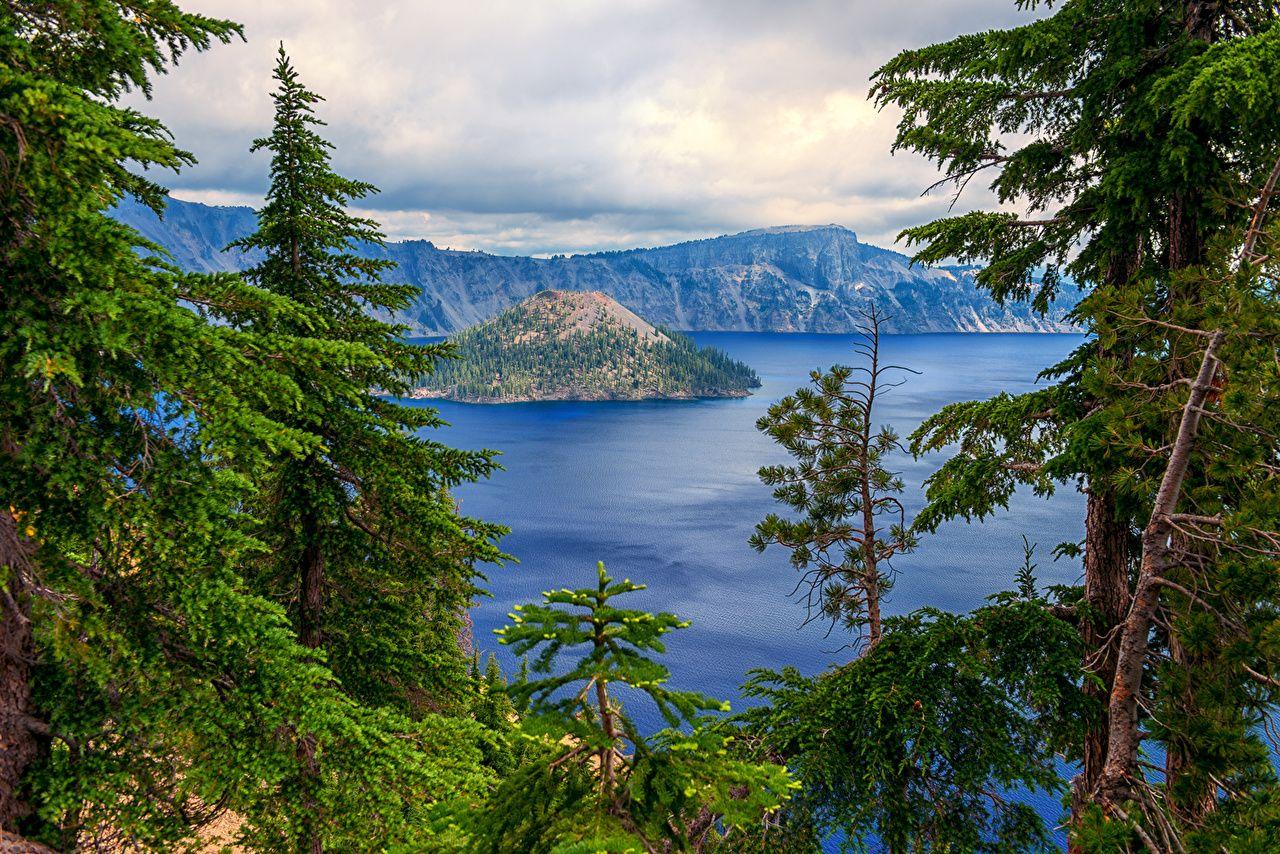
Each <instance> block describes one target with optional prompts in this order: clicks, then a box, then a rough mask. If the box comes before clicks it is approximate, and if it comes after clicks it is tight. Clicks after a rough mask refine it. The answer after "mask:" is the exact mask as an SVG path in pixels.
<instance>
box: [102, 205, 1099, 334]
mask: <svg viewBox="0 0 1280 854" xmlns="http://www.w3.org/2000/svg"><path fill="white" fill-rule="evenodd" d="M115 213H116V216H117V218H119V219H120V220H121V221H123V222H126V223H128V224H129V225H132V226H133V227H134V228H137V229H138V230H139V232H141V233H142V235H143V236H144V237H146V238H147V239H148V240H150V241H152V242H153V243H156V244H158V245H160V246H162V247H164V248H165V249H166V250H168V251H169V252H170V253H171V254H172V256H173V259H174V261H175V263H177V264H178V265H179V266H181V267H183V268H184V269H191V270H196V271H233V270H237V269H241V268H242V267H243V266H245V265H247V264H248V263H252V262H253V261H255V260H257V259H256V258H254V257H253V256H252V255H244V254H240V253H227V252H223V251H221V248H222V247H224V246H226V245H227V244H228V243H230V242H231V241H233V240H235V239H236V238H238V237H242V236H244V235H245V234H247V233H249V232H250V231H252V229H253V228H254V223H255V221H256V220H255V216H254V213H253V211H252V210H251V209H249V208H243V207H234V206H230V207H227V206H218V207H214V206H208V205H202V204H199V203H196V202H184V201H180V200H176V199H175V200H171V201H170V203H169V207H168V209H167V210H166V213H165V218H164V219H163V220H161V219H159V218H157V217H156V216H155V214H154V213H152V212H151V211H150V210H149V209H147V208H145V207H143V206H141V205H139V204H137V203H136V202H130V203H127V204H125V205H122V206H121V207H119V208H117V210H116V212H115ZM359 251H361V252H363V253H365V254H368V255H370V256H372V257H377V258H382V259H384V260H388V261H391V262H393V263H394V264H396V267H397V269H396V271H394V272H393V273H392V274H391V275H392V277H393V278H399V279H400V280H402V281H407V282H409V283H411V284H413V285H415V286H416V287H418V289H419V293H420V296H419V298H418V299H417V300H415V301H414V303H413V305H411V306H409V307H408V308H407V309H406V310H405V311H402V312H398V313H396V314H395V315H394V316H392V317H391V318H390V319H393V320H395V321H397V322H400V323H403V324H404V325H405V326H406V327H408V330H409V333H410V334H413V335H447V334H450V333H452V332H456V331H459V330H461V329H465V328H467V327H469V326H473V325H475V324H477V323H480V322H483V321H485V320H488V319H490V318H492V317H495V316H496V315H498V314H499V313H500V312H501V311H503V310H505V309H506V308H509V307H511V306H512V305H515V304H516V303H518V302H520V301H521V300H523V299H525V298H526V297H528V296H530V295H532V294H534V293H537V292H539V291H545V290H567V291H600V292H602V293H605V294H608V295H609V296H611V297H613V298H614V299H616V300H617V301H618V302H619V303H621V304H622V305H623V306H625V307H627V308H628V309H630V310H632V311H634V312H635V313H637V314H639V315H640V316H641V317H644V318H646V319H647V320H648V321H650V322H653V323H655V324H658V325H660V326H665V327H669V328H672V329H683V330H698V331H703V330H705V331H758V332H833V333H844V332H852V331H855V330H856V329H857V328H858V326H859V323H860V321H859V315H858V312H857V309H858V307H859V306H863V305H866V304H867V303H869V302H870V303H874V304H875V305H876V306H877V307H878V308H880V309H881V310H882V311H883V312H884V313H886V314H887V315H889V317H890V319H889V320H888V322H887V323H886V325H885V328H884V331H885V332H888V333H898V332H1070V331H1076V330H1075V328H1074V327H1073V326H1071V324H1070V323H1068V322H1067V321H1066V319H1065V315H1066V313H1067V311H1068V310H1069V309H1070V308H1071V307H1072V306H1073V305H1074V303H1075V302H1076V301H1077V297H1076V295H1075V294H1064V295H1062V296H1061V297H1060V298H1059V300H1058V301H1057V302H1056V303H1055V304H1054V305H1053V306H1052V307H1051V309H1050V311H1049V313H1048V314H1047V315H1045V316H1040V315H1038V314H1036V313H1035V312H1034V311H1033V310H1032V309H1031V308H1030V306H1029V305H1027V304H1026V303H1010V304H1006V305H1003V306H1001V305H997V304H996V303H995V302H994V301H993V300H991V299H990V297H988V296H987V295H986V294H985V293H983V292H982V291H980V290H979V289H978V288H977V286H976V285H975V283H974V281H973V270H974V268H972V267H958V266H957V267H924V266H921V265H913V264H912V263H911V261H910V259H909V258H907V257H906V256H905V255H902V254H901V253H898V252H894V251H893V250H890V249H884V248H881V247H878V246H873V245H871V244H866V243H861V242H859V241H858V239H857V235H856V234H855V233H854V232H853V231H852V230H850V229H848V228H845V227H844V226H840V225H836V224H827V225H815V226H802V225H784V226H772V227H767V228H762V229H752V230H749V231H743V232H738V233H736V234H726V235H721V236H718V237H709V238H703V239H700V240H690V241H684V242H681V243H675V244H671V245H668V246H656V247H648V248H635V249H624V250H614V251H608V252H594V253H584V254H574V255H556V256H552V257H550V258H535V257H530V256H520V255H496V254H491V253H487V252H480V251H473V250H459V249H441V248H439V247H438V246H436V245H435V244H434V243H432V242H431V241H429V240H406V241H390V242H388V243H387V244H386V245H385V246H382V247H376V246H364V247H359Z"/></svg>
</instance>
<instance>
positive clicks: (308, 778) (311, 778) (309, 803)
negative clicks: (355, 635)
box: [298, 512, 324, 854]
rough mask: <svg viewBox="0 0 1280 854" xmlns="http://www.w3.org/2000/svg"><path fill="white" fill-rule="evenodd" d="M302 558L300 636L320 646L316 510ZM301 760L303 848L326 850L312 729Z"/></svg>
mask: <svg viewBox="0 0 1280 854" xmlns="http://www.w3.org/2000/svg"><path fill="white" fill-rule="evenodd" d="M301 527H302V539H303V542H304V543H305V545H304V546H303V549H302V559H301V561H299V566H298V576H299V591H298V600H299V601H298V640H299V641H300V642H301V643H302V645H303V646H305V647H307V648H308V649H319V648H320V646H321V644H322V643H323V642H324V635H323V630H322V612H323V610H324V553H323V552H322V551H321V550H320V524H319V522H318V521H317V519H316V516H315V514H314V513H312V512H307V513H305V514H304V515H303V517H302V526H301ZM298 761H299V763H301V765H302V775H303V792H304V794H303V798H304V803H303V806H304V807H305V808H306V815H307V826H306V830H305V834H304V840H303V850H304V851H306V852H308V854H322V852H323V851H324V841H323V838H322V837H321V834H320V829H319V828H320V823H321V816H320V804H319V800H318V799H317V798H316V795H315V789H316V788H317V787H318V786H319V782H320V762H319V759H318V758H317V756H316V738H315V736H314V735H312V734H310V733H306V734H303V735H301V736H300V737H299V738H298Z"/></svg>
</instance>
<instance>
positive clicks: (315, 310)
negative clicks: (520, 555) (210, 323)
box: [230, 48, 501, 712]
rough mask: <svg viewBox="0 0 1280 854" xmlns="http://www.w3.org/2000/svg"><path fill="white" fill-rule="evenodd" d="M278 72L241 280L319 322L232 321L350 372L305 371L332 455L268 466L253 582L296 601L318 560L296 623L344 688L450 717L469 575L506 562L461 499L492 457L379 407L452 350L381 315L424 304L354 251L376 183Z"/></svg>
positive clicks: (310, 400) (371, 230)
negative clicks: (447, 442) (248, 263)
mask: <svg viewBox="0 0 1280 854" xmlns="http://www.w3.org/2000/svg"><path fill="white" fill-rule="evenodd" d="M275 76H276V79H277V81H278V82H279V89H278V91H277V92H276V94H275V96H274V99H275V103H276V120H275V127H274V128H273V130H272V133H271V135H270V136H269V137H266V138H263V139H259V140H257V141H256V142H255V143H254V148H255V150H257V149H265V150H269V151H270V152H271V153H272V162H271V176H272V183H271V189H270V190H269V192H268V194H267V203H266V206H265V207H264V208H263V209H262V211H260V212H259V219H258V221H259V228H258V231H257V232H256V233H254V234H252V235H250V236H249V237H246V238H244V239H243V240H240V241H237V243H236V244H234V246H236V247H237V248H240V249H244V250H257V251H260V252H261V253H263V255H264V258H263V260H262V262H261V263H259V264H258V265H257V266H255V267H253V268H251V269H249V270H246V271H245V273H244V276H245V277H246V278H247V279H248V280H249V281H251V282H253V283H255V284H257V285H258V286H260V287H262V288H264V289H266V290H269V291H271V292H272V293H276V294H280V295H281V296H286V297H288V298H290V299H292V300H294V301H296V302H299V303H301V304H302V305H305V306H307V307H308V308H309V309H310V315H309V317H308V318H307V319H306V324H305V328H300V327H299V324H298V323H297V322H296V321H294V320H292V319H290V318H283V317H278V316H268V315H256V316H245V315H238V316H235V317H233V318H230V319H231V320H232V321H234V322H236V323H237V324H238V325H241V326H246V327H250V328H253V329H264V330H271V331H275V332H286V333H290V334H302V333H303V332H304V331H305V332H306V334H308V335H309V336H310V337H311V338H312V339H313V340H315V341H317V342H318V343H317V346H319V347H322V348H324V349H325V350H326V352H330V353H333V354H335V355H337V356H338V358H339V359H340V361H339V362H338V364H337V365H336V366H335V369H334V370H331V371H328V372H325V373H314V372H309V371H306V370H298V371H296V373H294V375H293V377H294V380H295V381H296V382H297V384H298V386H299V387H300V388H301V389H302V391H303V398H302V401H301V402H300V403H297V404H291V405H290V406H289V407H287V408H283V409H282V410H281V411H280V412H279V417H280V418H281V420H283V421H286V422H287V423H290V424H293V425H295V426H297V427H298V428H299V429H303V430H306V431H307V432H308V433H310V434H312V435H315V436H317V437H318V438H319V439H320V440H321V442H322V445H321V446H320V447H318V448H316V449H315V450H313V451H312V452H310V453H308V454H306V455H305V456H303V457H302V458H301V459H294V460H289V461H286V462H284V464H283V465H281V466H279V467H278V468H276V469H271V470H268V471H267V472H266V473H265V474H266V476H265V477H264V478H263V483H262V486H261V489H260V494H261V496H262V500H261V501H260V503H259V505H258V506H257V507H255V514H256V515H257V517H258V518H259V520H260V522H261V524H262V527H261V529H260V532H259V533H260V536H261V537H262V538H263V539H264V540H265V541H266V542H267V543H268V544H269V545H270V547H271V549H270V552H269V554H268V555H267V556H266V557H265V559H264V560H263V561H261V562H260V564H259V566H258V569H257V571H256V573H255V576H256V579H257V581H258V583H259V584H260V585H261V587H262V590H263V591H264V593H267V594H268V595H271V596H272V597H275V598H278V599H279V600H281V601H285V602H288V601H290V600H292V599H294V596H293V593H292V591H294V590H296V588H297V586H298V583H299V581H298V576H299V572H300V568H301V567H302V566H303V565H304V564H307V563H308V562H309V561H310V562H319V563H320V564H322V565H323V570H322V571H323V578H322V580H321V581H320V584H321V585H322V587H323V590H322V601H321V603H320V604H319V607H318V612H317V613H314V614H303V613H302V612H301V610H299V611H298V612H295V614H296V615H295V619H297V620H298V621H299V624H300V628H302V625H301V624H303V623H306V624H307V625H306V629H307V630H310V631H312V632H313V633H314V640H316V641H318V642H319V643H320V644H321V645H322V646H323V647H324V649H325V651H326V653H327V660H328V661H329V663H330V664H331V666H332V667H333V669H334V672H335V674H336V675H337V676H338V678H339V679H340V681H341V683H342V685H343V687H344V689H345V690H346V691H348V692H349V693H351V694H352V695H353V696H355V697H357V698H358V699H360V700H361V701H362V702H366V703H369V704H372V705H385V706H394V707H395V708H398V709H400V710H401V711H405V712H411V711H414V710H417V709H422V708H439V707H441V706H442V705H447V704H448V703H450V702H454V701H456V700H457V699H458V698H457V697H456V696H453V695H455V694H456V692H457V690H458V686H461V685H464V684H465V683H466V679H465V674H466V670H465V668H466V660H465V658H464V657H463V655H462V653H461V651H460V649H459V646H458V642H457V637H458V635H459V633H460V632H461V630H462V625H461V615H462V612H463V610H464V609H465V608H466V607H467V606H468V604H469V602H470V599H471V597H472V593H473V585H472V581H471V577H472V572H473V565H474V563H475V562H476V561H485V560H489V561H492V560H497V559H499V558H500V557H501V555H500V553H499V552H498V551H497V550H496V548H495V547H494V545H493V540H494V538H495V537H496V536H497V534H498V533H500V531H499V529H498V528H496V527H493V526H489V525H485V524H483V523H479V522H476V521H475V520H470V519H465V518H461V517H459V516H458V514H457V512H456V509H455V505H454V502H453V501H452V499H451V498H450V497H449V494H448V490H449V489H450V488H452V487H454V486H456V485H457V484H459V483H462V482H466V481H472V480H475V479H476V478H479V477H483V476H485V475H487V474H488V473H490V472H491V471H492V470H493V469H494V463H493V459H492V458H493V454H491V453H487V452H482V453H472V452H464V451H456V450H453V449H451V448H448V447H445V446H443V445H441V444H439V443H438V442H435V441H432V440H430V439H426V438H422V437H420V436H418V435H417V434H418V432H419V431H421V430H425V429H428V428H435V427H439V426H441V421H440V419H439V417H438V416H437V415H436V413H435V412H434V411H432V410H430V409H425V408H415V407H409V406H404V405H401V404H398V403H396V402H394V401H392V400H389V399H387V398H386V397H384V396H382V395H384V394H390V395H395V394H404V393H405V392H406V391H407V390H408V388H409V385H410V383H411V381H412V378H413V377H416V376H418V375H419V374H421V373H423V372H424V371H428V370H430V368H431V366H432V364H433V363H434V361H435V359H436V358H437V357H438V356H440V355H441V354H442V353H443V352H445V349H444V348H441V347H439V346H426V347H424V346H418V345H413V344H407V343H405V342H404V341H402V340H401V338H402V333H403V331H404V330H403V329H401V328H400V327H396V326H393V325H390V324H387V323H384V322H382V321H379V320H377V319H376V318H375V317H373V316H372V314H373V313H377V312H380V311H390V310H394V309H397V308H402V307H403V306H404V305H406V304H407V301H408V299H409V298H410V295H411V293H412V288H411V287H410V286H407V285H400V284H387V283H384V282H383V281H382V280H381V275H382V274H383V273H384V272H385V271H386V268H387V266H388V265H387V264H386V263H385V262H382V261H376V260H370V259H367V258H363V257H361V256H359V255H357V254H355V251H354V246H355V245H356V244H357V243H365V244H369V243H373V244H377V243H379V242H380V241H381V235H380V234H379V233H378V231H377V229H376V226H375V225H374V223H372V222H371V221H369V220H365V219H361V218H358V217H354V216H352V215H350V214H348V213H347V212H346V211H345V209H344V208H345V205H346V204H348V203H349V202H351V201H353V200H356V199H360V198H362V197H364V196H366V195H367V194H368V193H370V192H372V191H373V188H372V187H371V186H369V185H368V184H365V183H363V182H359V181H351V180H348V179H345V178H342V177H340V176H338V175H335V174H334V173H333V172H332V171H331V169H330V167H329V156H330V155H329V152H330V149H331V146H330V145H329V143H327V142H326V141H325V140H324V139H322V138H321V137H320V136H319V135H318V133H317V132H316V130H315V128H316V127H317V126H318V125H320V124H321V122H320V120H319V119H317V118H316V117H315V115H314V107H315V105H316V104H317V103H318V102H319V100H320V98H319V96H317V95H315V94H314V93H312V92H310V91H309V90H307V89H306V88H305V87H304V86H303V85H302V84H301V83H300V82H299V80H298V76H297V73H296V71H295V70H294V69H293V67H292V65H291V64H290V63H289V60H288V57H287V56H285V54H284V51H283V48H282V49H281V52H280V57H279V62H278V64H277V67H276V71H275ZM294 601H296V600H294ZM298 607H299V609H301V608H302V607H303V606H302V605H301V604H300V605H299V606H298ZM304 633H305V632H304ZM309 645H312V646H315V645H316V643H314V642H310V643H309Z"/></svg>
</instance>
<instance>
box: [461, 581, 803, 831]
mask: <svg viewBox="0 0 1280 854" xmlns="http://www.w3.org/2000/svg"><path fill="white" fill-rule="evenodd" d="M643 589H644V586H643V585H639V584H635V583H633V582H632V581H630V580H629V579H623V580H622V581H616V580H615V579H613V578H610V577H609V575H608V574H607V573H606V572H605V569H604V564H600V565H599V567H598V573H597V584H596V586H595V587H591V588H582V589H579V590H569V589H567V588H566V589H562V590H552V591H548V592H546V593H544V594H543V601H542V603H541V604H528V605H523V606H517V608H516V610H515V611H514V612H513V613H512V614H511V615H510V617H511V623H510V624H509V625H507V626H506V627H504V628H502V629H499V630H498V634H499V636H500V637H501V639H502V643H503V644H505V645H509V646H510V647H511V648H512V650H513V651H514V652H515V653H516V654H518V655H525V654H527V653H531V652H535V651H536V652H537V657H536V658H535V659H534V662H533V664H532V670H533V672H534V673H535V674H545V675H544V676H543V677H542V678H535V679H532V680H529V681H521V682H517V683H516V684H515V685H513V686H512V688H511V690H512V693H513V694H514V699H515V701H516V705H517V706H518V707H523V708H525V709H526V711H525V712H524V720H523V727H524V730H525V732H526V734H527V735H528V736H529V737H531V738H533V739H535V740H536V742H537V743H538V744H539V745H540V748H539V755H537V756H535V757H534V758H533V760H532V761H531V762H530V763H529V764H528V765H526V767H525V768H523V769H521V770H520V771H519V772H517V773H515V774H513V775H511V776H510V777H509V778H508V779H507V780H506V781H504V783H503V785H502V786H501V787H500V788H499V789H498V790H497V791H496V792H495V793H494V795H493V797H492V799H491V800H490V802H489V803H488V804H486V805H485V807H484V808H483V811H484V814H483V815H482V816H479V817H478V818H479V820H478V822H477V823H476V826H475V841H474V846H475V848H476V849H477V850H482V851H495V852H497V851H530V852H541V851H551V850H553V849H554V850H556V851H610V852H638V851H651V850H655V847H657V846H664V845H665V846H673V847H674V848H675V849H676V850H684V849H685V848H686V847H687V846H688V844H689V840H690V839H691V838H694V837H696V836H700V835H703V834H706V833H709V832H711V831H712V830H713V828H714V826H715V825H716V824H718V825H719V826H720V827H721V828H722V829H723V830H724V831H727V832H730V833H732V832H733V830H734V829H735V828H739V827H742V826H749V825H751V824H753V823H757V822H759V821H760V819H761V817H762V815H764V814H765V813H766V812H769V811H772V810H775V809H777V807H778V806H779V805H780V804H781V803H782V801H783V800H785V798H786V796H787V794H788V792H789V788H790V787H789V781H788V777H787V774H786V772H785V771H784V770H783V769H782V768H779V767H777V766H775V765H771V764H767V763H758V762H752V761H749V760H746V759H741V758H737V757H735V756H733V755H731V754H730V753H729V752H728V751H727V749H726V747H727V743H728V742H727V738H728V734H727V733H726V732H724V731H722V729H721V728H720V727H718V726H717V725H716V724H715V723H714V722H711V721H707V720H704V719H703V713H704V712H706V711H710V710H715V711H722V710H723V711H727V710H728V704H726V703H720V702H718V701H716V700H713V699H711V698H710V697H706V696H704V695H702V694H698V693H695V692H691V691H676V690H672V689H670V688H668V687H666V682H667V679H668V678H669V675H670V674H669V672H668V670H667V668H666V667H665V666H664V665H662V664H661V663H659V662H658V661H656V660H654V659H653V658H651V657H649V654H651V653H662V652H664V651H665V648H664V644H663V637H664V636H665V635H666V634H668V633H669V632H671V631H673V630H675V629H680V628H684V627H686V626H688V625H689V624H688V623H686V622H684V621H682V620H680V619H679V618H678V617H676V616H675V615H674V614H667V613H660V614H653V613H649V612H647V611H640V610H635V609H628V608H620V607H618V606H617V605H615V604H613V600H614V599H616V598H617V597H619V596H623V595H626V594H629V593H634V592H637V591H640V590H643ZM579 650H580V651H581V654H580V656H579V657H578V658H577V659H576V660H574V661H571V662H570V663H569V665H568V667H567V668H565V667H557V666H556V665H557V661H558V659H559V657H560V656H561V655H562V654H564V653H573V652H576V651H579ZM624 696H626V697H632V696H634V697H636V698H637V699H639V698H645V699H648V700H649V701H651V702H652V703H653V704H654V706H655V707H656V708H657V711H658V712H659V714H660V715H661V716H662V719H663V720H664V721H665V722H666V723H667V724H668V726H669V727H670V729H667V730H664V731H662V732H660V733H657V734H656V735H653V736H650V737H647V738H646V737H645V736H644V735H643V734H642V733H641V732H640V731H639V729H638V728H637V726H636V724H635V722H634V720H633V719H632V717H631V716H630V715H629V714H628V713H627V711H626V710H625V708H624V706H623V702H622V700H623V697H624ZM681 727H683V728H684V729H681ZM695 831H696V832H695Z"/></svg>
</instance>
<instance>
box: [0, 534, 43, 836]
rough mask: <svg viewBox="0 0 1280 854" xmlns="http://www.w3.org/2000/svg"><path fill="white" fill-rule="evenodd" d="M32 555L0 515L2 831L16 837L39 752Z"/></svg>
mask: <svg viewBox="0 0 1280 854" xmlns="http://www.w3.org/2000/svg"><path fill="white" fill-rule="evenodd" d="M33 551H34V548H33V545H32V543H31V542H30V541H29V540H27V539H26V538H24V537H23V536H22V535H21V534H20V533H19V532H18V525H17V522H16V520H15V519H14V518H13V515H12V513H11V512H9V511H7V510H0V570H2V571H3V573H4V575H6V576H7V577H8V580H7V581H6V582H5V586H4V590H3V599H2V600H0V829H2V830H6V831H9V832H11V833H18V827H17V825H18V822H19V820H21V819H22V818H24V817H26V816H27V815H29V814H30V813H31V805H30V804H28V803H27V801H26V800H25V798H24V778H25V775H26V772H27V769H28V768H29V767H30V766H31V763H32V762H34V761H35V759H36V757H37V756H39V754H40V750H41V739H40V736H39V734H38V733H37V731H36V727H35V726H33V724H34V723H35V720H34V718H33V717H32V715H31V712H32V708H31V665H32V664H33V663H34V661H35V642H34V637H33V634H32V629H31V600H30V596H29V594H28V592H27V590H26V589H25V584H24V581H23V580H24V579H25V578H27V577H29V573H30V571H31V560H32V552H33Z"/></svg>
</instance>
